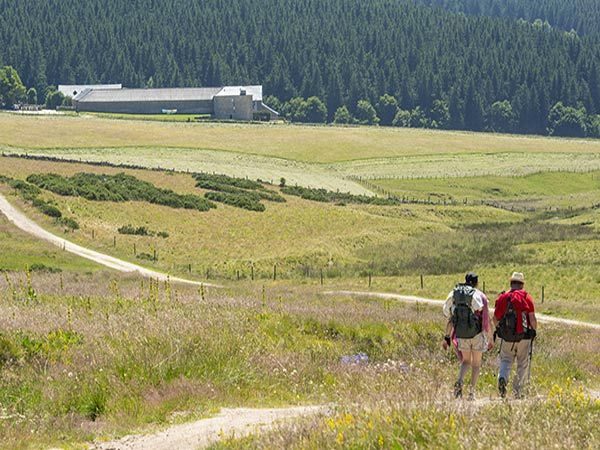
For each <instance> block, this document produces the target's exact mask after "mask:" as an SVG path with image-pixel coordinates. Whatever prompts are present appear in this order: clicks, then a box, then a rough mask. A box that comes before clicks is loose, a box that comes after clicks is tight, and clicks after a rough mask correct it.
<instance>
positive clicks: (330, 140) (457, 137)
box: [0, 114, 600, 163]
mask: <svg viewBox="0 0 600 450" xmlns="http://www.w3.org/2000/svg"><path fill="white" fill-rule="evenodd" d="M0 131H1V132H0V136H1V138H0V144H1V145H4V146H7V147H15V148H21V149H48V148H115V147H117V148H118V147H154V148H156V147H170V148H177V147H179V148H191V149H205V150H223V151H231V152H236V153H246V154H253V155H263V156H269V157H278V158H284V159H290V160H295V161H302V162H310V163H333V162H339V161H351V160H360V159H372V158H390V157H403V156H422V155H440V154H442V155H443V154H447V155H454V154H464V153H470V154H472V153H482V154H497V153H544V154H545V153H559V154H570V153H578V154H579V153H584V154H585V153H590V154H594V153H595V154H598V153H600V140H580V139H557V138H545V137H533V136H532V137H524V136H517V135H497V134H482V133H465V132H448V131H432V130H419V129H402V128H384V127H381V128H378V127H349V128H348V127H332V126H317V127H315V126H289V125H280V124H264V125H257V124H251V125H244V124H235V125H228V124H215V123H211V124H171V123H151V122H141V121H122V120H109V119H102V118H96V117H92V116H85V115H83V116H80V117H66V116H62V117H20V116H15V115H11V114H0Z"/></svg>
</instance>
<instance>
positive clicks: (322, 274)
mask: <svg viewBox="0 0 600 450" xmlns="http://www.w3.org/2000/svg"><path fill="white" fill-rule="evenodd" d="M321 286H323V269H321Z"/></svg>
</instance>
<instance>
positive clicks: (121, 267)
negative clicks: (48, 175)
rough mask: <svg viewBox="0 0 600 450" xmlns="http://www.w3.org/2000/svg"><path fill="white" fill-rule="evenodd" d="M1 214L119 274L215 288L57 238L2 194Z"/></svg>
mask: <svg viewBox="0 0 600 450" xmlns="http://www.w3.org/2000/svg"><path fill="white" fill-rule="evenodd" d="M0 212H2V213H3V214H4V215H5V216H6V217H7V218H8V220H9V221H10V222H12V223H13V224H14V225H15V226H16V227H17V228H20V229H21V230H23V231H24V232H26V233H29V234H31V235H32V236H35V237H37V238H39V239H42V240H44V241H46V242H49V243H51V244H53V245H56V246H57V247H60V248H62V249H63V250H65V251H67V252H70V253H73V254H75V255H78V256H81V257H82V258H86V259H89V260H91V261H94V262H96V263H98V264H101V265H103V266H106V267H109V268H111V269H114V270H118V271H119V272H125V273H138V274H140V275H142V276H144V277H148V278H154V279H157V280H160V281H166V280H167V279H169V280H170V281H174V282H178V283H186V284H193V285H200V284H204V285H205V286H207V287H211V286H212V287H215V286H214V285H210V284H206V283H201V282H199V281H191V280H186V279H184V278H177V277H171V276H169V275H167V274H164V273H161V272H156V271H154V270H151V269H146V268H145V267H142V266H138V265H137V264H133V263H130V262H127V261H123V260H122V259H118V258H115V257H113V256H109V255H105V254H104V253H100V252H96V251H94V250H90V249H88V248H85V247H82V246H80V245H77V244H74V243H72V242H70V241H68V240H66V239H64V238H62V237H60V236H57V235H55V234H52V233H50V232H49V231H46V230H44V229H43V228H42V227H40V226H39V225H38V224H37V223H35V222H34V221H33V220H31V219H29V218H28V217H27V216H25V214H23V213H22V212H21V211H19V210H18V209H16V208H15V207H14V206H13V205H11V204H10V203H9V202H8V200H7V199H6V197H4V196H3V195H2V194H0Z"/></svg>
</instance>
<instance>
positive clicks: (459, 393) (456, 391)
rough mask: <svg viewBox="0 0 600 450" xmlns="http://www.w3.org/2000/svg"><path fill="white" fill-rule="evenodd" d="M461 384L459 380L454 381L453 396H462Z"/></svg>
mask: <svg viewBox="0 0 600 450" xmlns="http://www.w3.org/2000/svg"><path fill="white" fill-rule="evenodd" d="M462 386H463V385H462V383H461V382H460V381H457V382H456V383H454V398H462Z"/></svg>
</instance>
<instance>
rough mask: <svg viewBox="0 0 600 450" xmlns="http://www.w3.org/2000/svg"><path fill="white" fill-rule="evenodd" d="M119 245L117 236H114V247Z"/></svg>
mask: <svg viewBox="0 0 600 450" xmlns="http://www.w3.org/2000/svg"><path fill="white" fill-rule="evenodd" d="M116 246H117V237H116V236H113V247H116Z"/></svg>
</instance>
